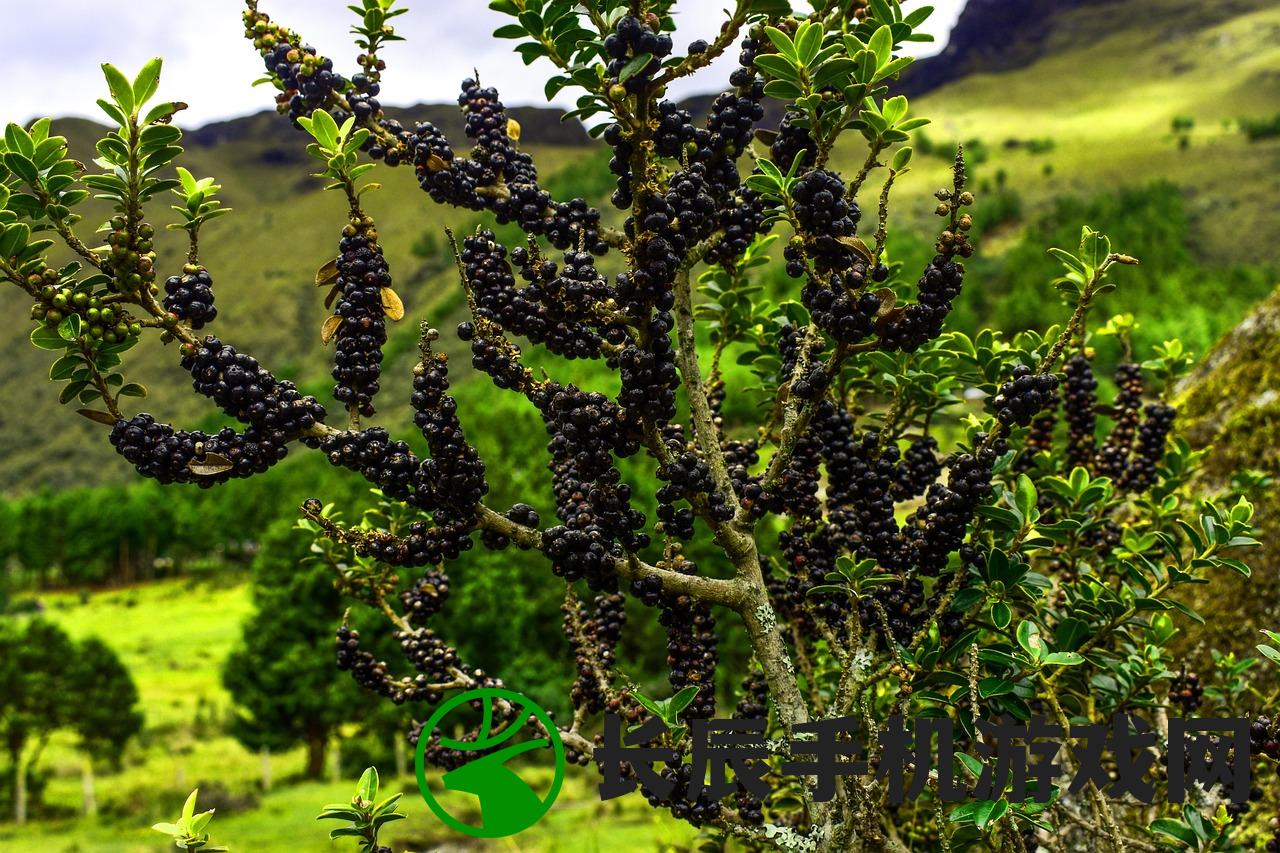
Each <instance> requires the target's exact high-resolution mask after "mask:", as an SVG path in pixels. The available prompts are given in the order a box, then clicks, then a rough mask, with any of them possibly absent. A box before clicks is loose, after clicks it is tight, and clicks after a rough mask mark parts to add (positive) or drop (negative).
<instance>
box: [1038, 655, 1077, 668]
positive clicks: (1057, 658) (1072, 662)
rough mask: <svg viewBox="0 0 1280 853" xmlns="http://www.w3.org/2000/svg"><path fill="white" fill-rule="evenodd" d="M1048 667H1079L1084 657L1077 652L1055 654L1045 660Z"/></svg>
mask: <svg viewBox="0 0 1280 853" xmlns="http://www.w3.org/2000/svg"><path fill="white" fill-rule="evenodd" d="M1044 662H1045V665H1046V666H1079V665H1080V664H1082V663H1084V656H1083V655H1080V654H1077V653H1076V652H1053V653H1051V654H1049V655H1048V656H1047V657H1045V659H1044Z"/></svg>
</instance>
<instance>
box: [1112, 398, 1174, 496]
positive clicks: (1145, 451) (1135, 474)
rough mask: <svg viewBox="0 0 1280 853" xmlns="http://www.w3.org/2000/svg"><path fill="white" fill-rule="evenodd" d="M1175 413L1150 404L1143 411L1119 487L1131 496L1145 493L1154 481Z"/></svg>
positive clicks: (1164, 406) (1168, 407) (1167, 408)
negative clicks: (1134, 493)
mask: <svg viewBox="0 0 1280 853" xmlns="http://www.w3.org/2000/svg"><path fill="white" fill-rule="evenodd" d="M1176 414H1177V413H1176V412H1175V411H1174V409H1173V407H1172V406H1166V405H1165V404H1163V403H1151V404H1150V405H1148V406H1147V407H1146V410H1145V416H1144V417H1143V419H1142V425H1141V426H1140V427H1139V428H1138V441H1137V445H1136V446H1135V447H1134V449H1133V455H1132V456H1130V457H1129V467H1128V468H1126V469H1125V472H1124V477H1123V479H1122V480H1121V486H1122V487H1123V488H1124V489H1125V490H1127V491H1130V492H1145V491H1146V490H1147V489H1149V488H1151V486H1152V484H1154V483H1155V481H1156V467H1157V466H1158V465H1159V464H1160V461H1161V460H1162V459H1164V448H1165V444H1166V443H1167V442H1168V440H1169V433H1170V431H1172V430H1173V419H1174V417H1175V415H1176Z"/></svg>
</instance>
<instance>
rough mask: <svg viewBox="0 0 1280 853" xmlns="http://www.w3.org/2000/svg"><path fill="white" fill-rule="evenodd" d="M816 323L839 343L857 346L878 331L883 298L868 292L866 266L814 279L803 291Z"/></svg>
mask: <svg viewBox="0 0 1280 853" xmlns="http://www.w3.org/2000/svg"><path fill="white" fill-rule="evenodd" d="M800 301H801V302H802V303H804V306H805V307H806V308H808V309H809V313H810V315H811V316H812V317H813V322H814V324H815V325H816V326H817V327H818V328H819V329H822V331H824V332H826V333H827V334H828V335H830V336H831V337H832V338H834V339H835V340H836V341H837V342H838V343H842V344H856V343H858V342H859V341H861V340H863V339H865V338H867V337H869V336H870V335H871V334H872V332H874V331H875V319H876V315H877V314H878V313H879V311H880V297H879V296H877V295H876V294H875V293H872V292H869V291H867V290H866V266H865V265H863V264H862V263H855V264H853V265H852V266H850V267H849V268H848V269H847V270H845V271H844V272H842V273H835V272H832V273H824V274H819V275H815V276H811V277H809V278H808V280H807V281H805V285H804V288H803V289H802V290H801V291H800Z"/></svg>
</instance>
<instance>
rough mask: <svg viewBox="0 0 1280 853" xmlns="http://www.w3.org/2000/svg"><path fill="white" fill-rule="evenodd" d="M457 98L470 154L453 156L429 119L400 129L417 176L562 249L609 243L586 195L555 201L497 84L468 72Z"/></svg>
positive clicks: (434, 193) (439, 198)
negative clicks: (521, 143) (521, 144)
mask: <svg viewBox="0 0 1280 853" xmlns="http://www.w3.org/2000/svg"><path fill="white" fill-rule="evenodd" d="M458 104H459V106H461V107H462V109H463V112H464V114H465V116H466V133H467V136H468V138H470V139H473V140H475V142H476V146H475V149H474V150H473V152H472V155H471V157H470V158H468V159H462V158H459V157H457V156H455V154H454V152H453V149H452V147H451V146H450V145H449V142H448V140H447V139H446V138H445V136H444V134H443V133H441V131H440V130H439V128H437V127H436V126H435V125H432V124H430V123H423V124H419V125H417V126H416V127H415V128H414V130H413V131H412V132H409V131H405V132H403V134H402V135H403V138H404V139H405V140H406V148H407V149H408V151H409V154H410V155H411V156H412V159H413V164H414V169H415V171H416V173H417V176H418V182H419V184H420V185H421V186H422V188H423V189H424V190H425V191H426V192H427V193H428V194H429V195H430V196H431V198H432V199H433V200H434V201H436V202H439V203H441V204H450V205H453V206H456V207H465V208H467V209H470V210H491V211H493V213H494V214H495V215H496V218H497V221H498V223H499V224H502V225H505V224H507V223H510V222H514V223H516V224H517V225H519V226H520V228H521V230H523V231H524V232H525V233H526V234H529V235H530V236H535V235H536V236H543V237H546V238H547V240H548V241H549V242H550V243H551V245H553V246H555V247H556V248H558V249H562V250H567V249H572V248H576V247H578V246H582V247H583V248H585V249H586V250H587V251H589V252H591V253H593V254H604V253H605V252H607V251H608V246H607V244H605V243H604V241H603V240H602V239H601V237H600V233H599V227H600V213H599V211H597V210H595V209H593V208H592V207H590V206H589V205H588V204H587V203H586V202H585V201H584V200H582V199H580V198H578V199H572V200H570V201H568V202H557V201H555V200H554V199H553V198H552V197H551V194H550V193H549V192H547V191H546V190H544V189H543V188H542V187H541V186H540V185H539V184H538V171H537V169H536V168H535V167H534V165H533V159H532V158H531V157H530V156H529V155H528V154H527V153H525V152H522V151H520V150H519V149H518V148H517V147H516V144H515V143H516V139H515V138H513V133H514V130H515V124H514V123H513V122H512V121H511V119H510V118H509V117H508V115H507V112H506V107H505V106H504V105H503V103H502V101H501V100H500V99H499V97H498V93H497V91H496V90H494V89H492V88H483V87H481V86H480V84H479V83H478V82H476V81H475V80H470V79H469V80H466V81H464V82H463V84H462V94H461V95H460V96H459V97H458ZM515 135H516V136H517V137H518V134H515Z"/></svg>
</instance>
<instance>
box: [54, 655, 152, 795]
mask: <svg viewBox="0 0 1280 853" xmlns="http://www.w3.org/2000/svg"><path fill="white" fill-rule="evenodd" d="M69 680H70V682H71V684H72V685H74V687H73V688H72V689H71V691H70V693H71V695H70V696H68V697H65V700H71V704H72V705H73V707H74V713H73V715H72V720H71V727H72V728H73V729H74V730H75V732H76V734H77V735H78V736H79V739H80V746H81V749H82V750H83V751H84V753H85V762H84V798H85V803H84V810H85V813H86V814H94V813H95V812H96V811H97V798H96V796H95V793H94V779H93V765H94V762H95V761H100V762H103V763H105V764H106V765H107V766H109V767H110V768H112V769H113V770H118V769H119V768H120V761H121V758H122V756H123V754H124V749H125V746H126V745H127V744H128V743H129V741H131V740H132V739H133V738H135V737H136V736H137V735H138V734H139V733H140V732H141V731H142V726H143V722H144V718H143V715H142V711H140V710H139V709H138V687H137V685H135V684H134V683H133V676H132V675H130V674H129V670H128V669H126V668H125V666H124V664H123V663H121V662H120V658H119V657H117V656H116V653H115V652H113V651H112V650H111V648H110V647H109V646H107V644H106V643H104V642H102V641H101V640H99V639H98V638H97V637H87V638H85V639H84V640H82V641H81V642H80V643H79V644H78V647H77V649H76V654H75V658H74V661H73V662H72V665H71V672H70V673H69Z"/></svg>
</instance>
